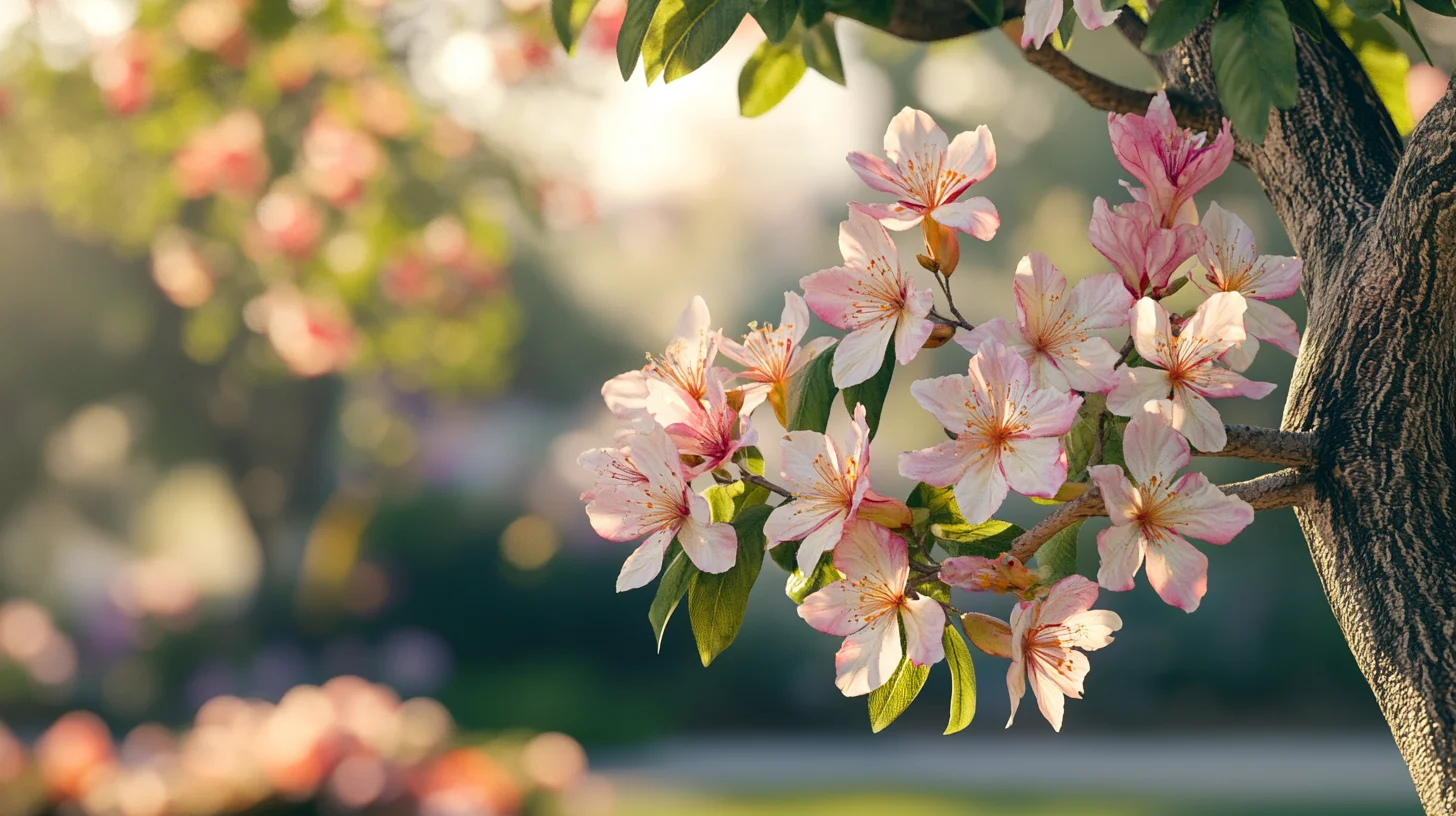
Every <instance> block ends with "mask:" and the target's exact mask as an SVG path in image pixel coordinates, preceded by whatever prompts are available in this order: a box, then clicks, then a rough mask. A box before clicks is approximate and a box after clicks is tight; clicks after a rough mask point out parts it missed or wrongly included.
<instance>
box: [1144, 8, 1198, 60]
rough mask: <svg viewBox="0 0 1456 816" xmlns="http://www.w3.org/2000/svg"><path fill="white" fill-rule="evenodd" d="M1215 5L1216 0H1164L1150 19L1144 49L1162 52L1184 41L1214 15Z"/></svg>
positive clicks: (1152, 52) (1148, 51)
mask: <svg viewBox="0 0 1456 816" xmlns="http://www.w3.org/2000/svg"><path fill="white" fill-rule="evenodd" d="M1215 5H1216V3H1215V0H1163V2H1162V3H1161V4H1159V6H1158V10H1157V11H1155V12H1153V19H1151V20H1149V21H1148V33H1147V34H1146V35H1144V37H1143V45H1142V49H1143V51H1145V52H1147V53H1149V54H1161V53H1163V52H1164V51H1167V50H1168V49H1169V48H1172V47H1173V46H1175V45H1177V44H1178V43H1180V42H1182V41H1183V38H1184V37H1186V36H1188V33H1189V32H1190V31H1192V30H1193V29H1195V28H1197V27H1198V24H1199V23H1201V22H1203V21H1204V20H1206V19H1208V18H1209V17H1211V16H1213V8H1214V6H1215Z"/></svg>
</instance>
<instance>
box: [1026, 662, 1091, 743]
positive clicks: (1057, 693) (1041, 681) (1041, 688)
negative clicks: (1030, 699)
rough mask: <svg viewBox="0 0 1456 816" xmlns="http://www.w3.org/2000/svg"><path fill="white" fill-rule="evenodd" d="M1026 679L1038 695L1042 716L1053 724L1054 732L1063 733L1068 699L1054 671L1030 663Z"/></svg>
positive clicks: (1037, 699) (1037, 701) (1038, 706)
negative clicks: (1063, 719) (1064, 713)
mask: <svg viewBox="0 0 1456 816" xmlns="http://www.w3.org/2000/svg"><path fill="white" fill-rule="evenodd" d="M1071 654H1077V653H1076V652H1072V653H1071ZM1084 659H1085V658H1084ZM1026 679H1027V680H1028V681H1029V682H1030V683H1031V693H1032V694H1035V695H1036V707H1037V708H1038V709H1040V710H1041V715H1042V716H1043V717H1046V721H1047V722H1049V723H1051V724H1052V730H1053V731H1061V730H1062V712H1063V710H1064V709H1065V708H1066V704H1067V699H1066V697H1064V696H1063V694H1062V689H1061V687H1060V686H1059V685H1058V684H1057V681H1056V678H1055V676H1054V671H1053V670H1051V669H1047V668H1043V667H1042V666H1040V665H1039V664H1036V663H1032V662H1030V661H1028V663H1027V668H1026Z"/></svg>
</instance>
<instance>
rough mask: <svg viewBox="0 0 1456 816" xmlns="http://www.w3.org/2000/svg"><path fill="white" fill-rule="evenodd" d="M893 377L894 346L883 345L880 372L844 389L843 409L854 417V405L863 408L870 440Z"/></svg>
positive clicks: (872, 437) (892, 344) (878, 426)
mask: <svg viewBox="0 0 1456 816" xmlns="http://www.w3.org/2000/svg"><path fill="white" fill-rule="evenodd" d="M894 377H895V344H894V343H887V344H886V345H885V359H884V361H883V362H881V363H880V370H879V371H876V372H875V375H874V376H873V377H870V378H869V379H868V380H865V381H864V382H862V383H860V384H859V385H851V386H850V387H848V388H846V389H844V408H845V410H847V411H849V415H850V416H854V408H855V406H856V405H863V406H864V407H865V423H866V424H868V425H869V428H870V439H874V438H875V431H877V430H879V428H880V413H881V412H882V411H883V410H884V408H885V397H886V396H887V395H889V393H890V381H891V380H892V379H894Z"/></svg>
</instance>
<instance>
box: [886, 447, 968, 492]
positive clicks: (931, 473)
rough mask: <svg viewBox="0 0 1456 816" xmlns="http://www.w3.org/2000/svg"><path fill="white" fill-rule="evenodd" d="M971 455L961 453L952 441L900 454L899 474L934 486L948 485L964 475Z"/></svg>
mask: <svg viewBox="0 0 1456 816" xmlns="http://www.w3.org/2000/svg"><path fill="white" fill-rule="evenodd" d="M971 459H972V457H971V456H969V455H962V453H961V449H960V446H959V445H958V444H957V443H956V442H955V441H954V440H951V441H949V442H942V443H940V444H939V445H936V446H934V447H930V448H925V449H924V450H918V451H905V452H904V453H901V454H900V460H899V470H900V475H901V476H904V477H905V478H907V479H914V480H915V481H917V482H925V483H926V484H928V485H932V486H934V487H949V486H950V485H953V484H955V483H956V482H958V481H960V480H961V477H962V476H964V475H965V473H966V468H967V467H968V466H969V464H970V461H971Z"/></svg>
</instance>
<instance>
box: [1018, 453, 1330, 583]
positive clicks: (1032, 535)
mask: <svg viewBox="0 0 1456 816" xmlns="http://www.w3.org/2000/svg"><path fill="white" fill-rule="evenodd" d="M1311 478H1312V477H1311V473H1310V471H1307V470H1297V469H1294V468H1286V469H1284V470H1280V471H1276V472H1274V473H1266V474H1265V475H1263V476H1259V477H1256V478H1253V479H1249V480H1248V481H1244V482H1235V483H1233V484H1226V485H1219V488H1218V489H1219V490H1222V491H1223V492H1224V493H1226V494H1228V495H1230V496H1238V497H1239V498H1241V499H1243V500H1244V501H1246V502H1248V503H1249V505H1250V506H1251V507H1253V508H1254V509H1255V510H1275V509H1278V508H1281V507H1298V506H1301V505H1304V504H1307V503H1308V502H1310V501H1311V500H1312V499H1313V498H1314V483H1313V482H1312V481H1311ZM1105 515H1107V505H1106V504H1104V503H1103V501H1102V493H1101V491H1099V490H1098V489H1097V488H1096V487H1093V488H1092V489H1091V490H1088V491H1087V492H1086V493H1083V494H1082V496H1081V498H1078V499H1075V500H1073V501H1069V502H1067V503H1066V504H1063V505H1062V506H1061V507H1058V508H1057V509H1056V510H1055V511H1053V512H1052V514H1051V515H1049V516H1047V517H1046V518H1044V519H1042V520H1041V521H1040V522H1038V523H1037V524H1036V526H1035V527H1032V528H1031V529H1030V530H1027V531H1026V532H1025V533H1022V534H1021V535H1020V536H1019V537H1018V538H1017V539H1016V541H1014V542H1012V545H1011V557H1013V558H1019V559H1021V560H1022V561H1023V562H1024V561H1026V560H1027V559H1029V558H1031V557H1032V556H1033V555H1036V551H1037V550H1039V549H1041V545H1043V544H1045V543H1047V542H1048V541H1050V540H1051V537H1052V536H1054V535H1056V534H1057V532H1058V531H1060V530H1062V529H1063V528H1066V527H1069V526H1071V525H1073V524H1076V523H1077V522H1079V521H1085V520H1087V519H1089V518H1096V517H1098V516H1105Z"/></svg>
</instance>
